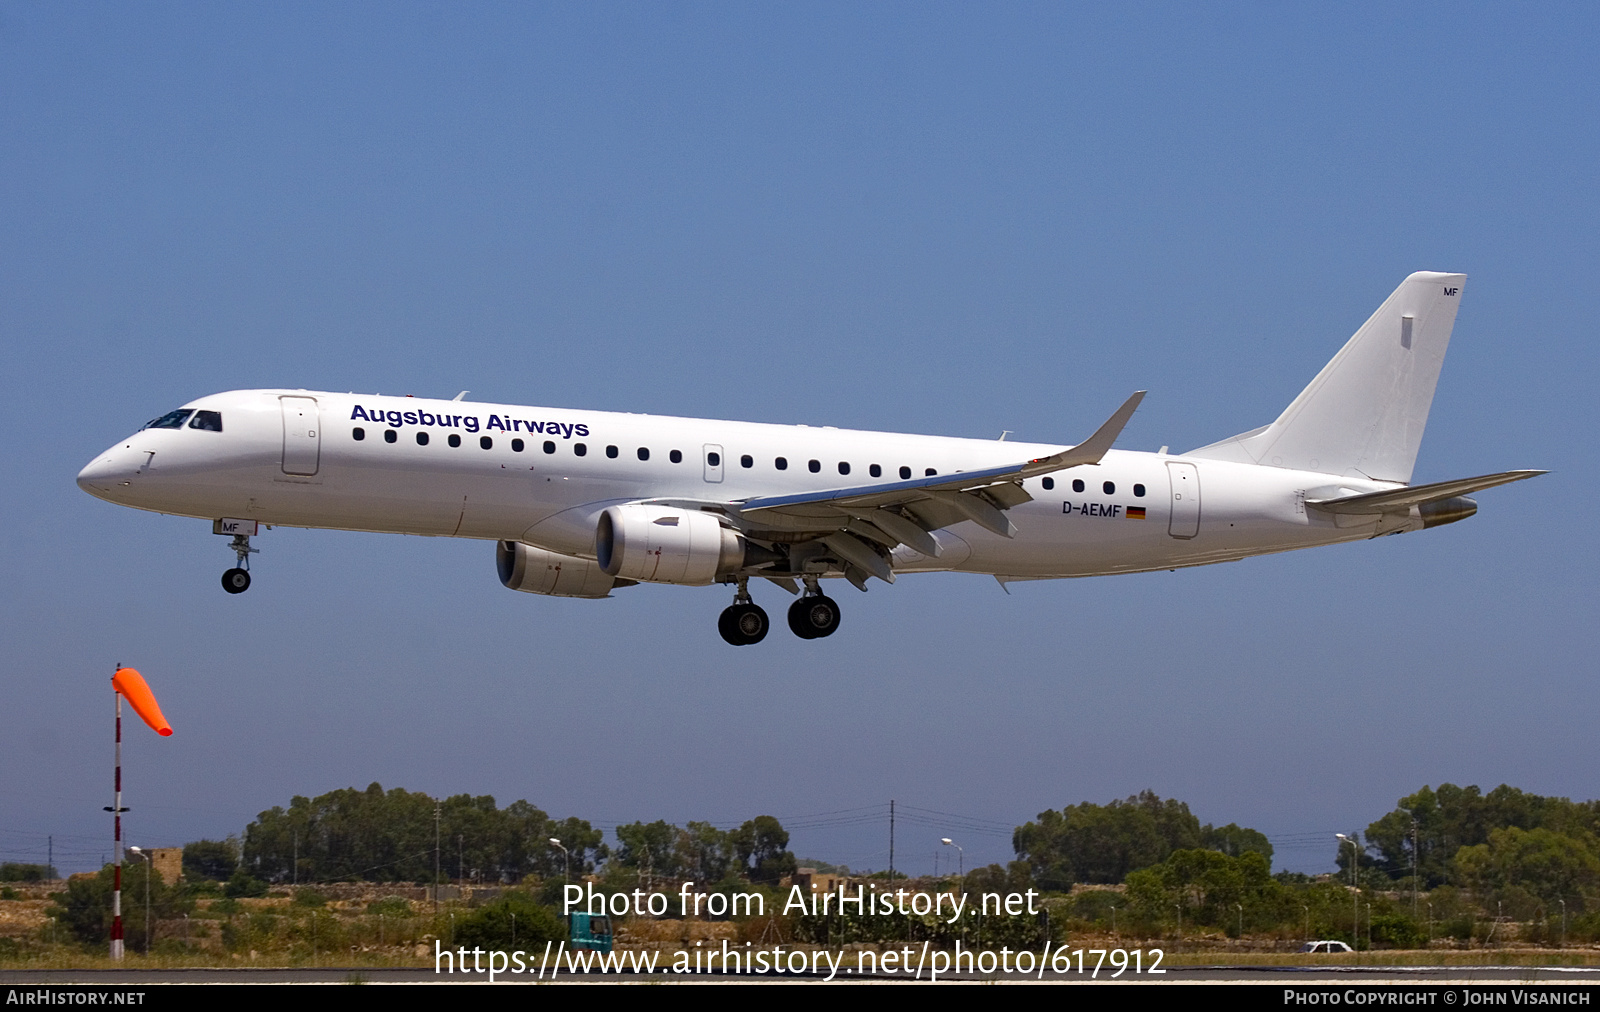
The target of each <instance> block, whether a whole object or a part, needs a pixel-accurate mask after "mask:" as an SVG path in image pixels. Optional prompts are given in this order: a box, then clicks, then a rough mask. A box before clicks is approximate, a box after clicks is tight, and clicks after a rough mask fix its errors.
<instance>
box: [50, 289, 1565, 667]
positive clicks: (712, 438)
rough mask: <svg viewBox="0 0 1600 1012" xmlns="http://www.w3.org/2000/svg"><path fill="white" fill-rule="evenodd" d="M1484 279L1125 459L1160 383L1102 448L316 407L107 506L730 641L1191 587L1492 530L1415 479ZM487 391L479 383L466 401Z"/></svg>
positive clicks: (269, 417) (226, 435)
mask: <svg viewBox="0 0 1600 1012" xmlns="http://www.w3.org/2000/svg"><path fill="white" fill-rule="evenodd" d="M1464 281H1465V276H1464V275H1460V274H1434V273H1419V274H1413V275H1411V276H1410V277H1409V278H1407V279H1406V280H1405V281H1404V282H1403V283H1402V284H1401V285H1400V287H1399V288H1398V289H1396V290H1395V292H1394V294H1393V295H1391V296H1390V297H1389V298H1388V300H1387V301H1385V302H1384V303H1383V305H1382V306H1380V307H1379V308H1378V311H1377V312H1376V313H1374V314H1373V316H1372V318H1371V319H1369V320H1368V321H1367V322H1366V323H1365V324H1364V325H1363V326H1362V327H1361V329H1360V330H1358V331H1356V334H1355V336H1354V337H1352V338H1351V339H1350V341H1349V342H1348V343H1347V344H1346V345H1345V346H1344V348H1343V349H1342V350H1341V351H1340V352H1339V353H1338V354H1337V355H1335V356H1334V357H1333V360H1332V361H1331V362H1329V363H1328V365H1327V366H1326V367H1325V368H1324V369H1323V370H1322V371H1321V372H1320V373H1318V374H1317V377H1316V378H1315V379H1313V380H1312V381H1311V384H1310V385H1309V386H1308V387H1306V388H1305V390H1304V391H1302V392H1301V394H1300V396H1299V397H1297V398H1295V400H1294V402H1293V403H1291V404H1290V405H1289V406H1288V408H1286V409H1285V410H1284V412H1283V414H1281V415H1279V416H1278V419H1277V420H1276V421H1274V422H1272V423H1271V424H1270V425H1266V426H1263V427H1261V428H1259V429H1253V430H1251V431H1250V432H1245V433H1242V434H1240V435H1237V436H1233V437H1231V438H1229V439H1225V440H1223V441H1221V442H1219V443H1213V444H1211V445H1209V446H1203V447H1201V448H1199V449H1197V450H1191V451H1189V452H1188V453H1168V452H1166V449H1165V448H1163V449H1162V451H1161V452H1159V453H1140V452H1133V451H1127V450H1113V449H1112V448H1111V445H1112V443H1113V441H1114V440H1115V439H1116V438H1117V435H1118V434H1119V433H1120V432H1121V431H1122V428H1123V426H1124V425H1126V424H1127V422H1128V419H1129V418H1130V417H1132V415H1133V412H1134V410H1135V409H1136V408H1137V407H1138V405H1139V401H1140V399H1141V398H1142V397H1143V396H1144V394H1143V393H1142V392H1140V393H1135V394H1134V395H1133V396H1132V397H1130V398H1128V400H1127V402H1126V403H1124V404H1123V405H1122V407H1120V408H1119V409H1117V411H1116V413H1115V414H1113V415H1112V416H1111V418H1110V419H1109V420H1108V421H1107V422H1106V423H1105V424H1104V425H1102V426H1101V427H1100V428H1099V430H1098V431H1096V432H1095V433H1094V434H1093V435H1091V436H1090V437H1089V438H1088V439H1086V440H1084V441H1083V442H1081V443H1079V444H1078V445H1076V446H1071V447H1065V448H1064V447H1062V446H1059V445H1044V444H1027V443H1014V442H1006V441H1004V440H1003V439H1002V440H1000V441H989V440H978V439H952V438H948V437H941V436H913V435H899V434H894V433H880V432H859V431H852V430H847V429H836V428H832V427H829V426H824V427H821V428H813V427H809V426H805V425H768V424H759V423H751V422H726V421H713V420H707V419H695V418H667V417H658V416H651V415H633V414H616V413H611V412H600V411H575V410H568V409H556V408H531V407H519V406H515V405H508V404H480V403H472V402H467V401H464V400H462V398H461V397H460V396H458V397H457V398H456V399H455V400H451V401H443V400H425V399H420V398H412V397H387V396H381V395H371V394H340V393H322V392H315V391H306V390H243V391H234V392H231V393H222V394H214V395H212V396H210V397H202V398H200V399H199V400H196V401H192V402H191V403H189V404H187V405H185V406H184V407H182V408H179V409H178V410H176V411H172V412H169V413H167V414H165V415H162V416H161V417H159V418H157V419H155V420H154V421H152V422H150V423H149V424H148V425H146V426H145V427H144V428H143V429H140V430H139V431H138V432H136V433H134V434H133V435H132V436H129V437H128V438H127V439H124V440H122V441H120V442H118V443H117V444H116V445H115V446H113V447H111V448H110V449H109V450H107V451H106V452H105V453H102V454H100V455H99V456H98V457H96V458H95V459H94V461H93V462H92V463H90V464H89V466H88V467H85V468H84V469H83V471H82V473H81V474H79V475H78V484H79V485H80V486H81V487H82V488H83V489H84V490H85V491H87V492H89V493H90V494H92V495H95V496H99V497H100V498H102V499H106V500H108V501H110V502H114V503H120V504H122V505H125V506H133V507H137V508H139V509H146V510H154V511H157V512H160V513H172V514H177V515H180V516H190V517H200V518H204V519H209V520H211V521H213V531H214V532H215V533H218V534H225V535H232V536H233V541H232V544H231V547H232V549H233V551H234V552H235V554H236V555H237V558H238V565H237V568H234V569H230V570H228V571H227V572H226V573H225V574H223V577H222V585H223V587H224V588H225V589H226V590H227V591H228V592H230V593H234V594H237V593H240V592H242V591H244V590H245V589H246V588H247V587H249V586H250V574H249V572H248V565H249V558H250V555H251V554H253V553H254V552H255V551H256V549H254V548H252V547H251V546H250V537H251V536H252V535H254V534H256V533H257V532H258V530H259V527H260V526H261V525H265V526H267V527H269V528H270V527H274V526H289V527H325V528H337V529H343V530H355V531H385V532H393V533H401V534H423V535H432V536H442V537H457V538H480V539H484V540H488V541H494V542H496V544H497V549H496V551H497V560H498V564H499V572H500V580H501V582H502V583H504V584H505V585H506V586H507V587H509V588H511V589H513V590H522V591H527V592H529V593H533V594H553V595H557V596H561V597H586V598H601V597H608V596H609V595H610V593H611V591H612V590H614V589H615V588H618V587H627V586H633V585H634V584H637V583H669V584H687V585H691V586H704V585H707V584H711V583H719V582H720V583H725V584H732V585H733V586H734V587H735V588H736V590H735V595H734V601H733V604H732V605H731V606H730V607H728V608H727V609H726V610H725V611H724V612H723V613H722V616H721V619H720V620H719V622H718V628H719V630H720V632H721V633H722V636H723V638H724V639H726V640H727V641H728V642H729V643H733V644H736V645H743V644H749V643H755V642H758V641H759V640H761V639H762V638H763V637H764V636H765V635H766V634H767V628H768V620H767V614H766V612H765V611H763V610H762V609H761V608H760V607H759V606H757V605H756V604H755V603H754V602H753V601H752V600H751V598H750V592H749V586H748V584H749V581H750V579H751V578H752V577H756V578H761V579H766V580H770V581H772V582H773V583H774V584H777V585H778V586H780V587H783V588H784V589H785V590H787V591H788V592H789V593H790V594H798V595H800V596H799V598H798V599H797V600H796V601H795V602H794V603H793V604H792V605H791V607H790V608H789V616H788V617H789V627H790V628H791V629H792V630H793V631H794V632H795V633H796V634H797V635H799V636H801V637H804V638H807V639H815V638H818V637H822V636H827V635H829V634H831V633H832V632H833V631H834V630H835V629H837V628H838V625H839V607H838V605H837V604H836V603H835V602H834V601H833V600H832V599H831V598H829V597H828V596H826V595H825V594H824V593H823V592H822V590H821V587H820V581H821V580H823V579H826V578H832V577H842V578H843V579H845V580H847V581H849V582H850V583H851V584H854V585H855V586H856V587H857V588H859V589H861V590H865V589H866V588H867V582H868V580H869V579H874V578H876V579H879V580H883V581H885V582H887V583H893V582H894V580H895V577H896V575H897V574H902V573H923V572H935V571H945V570H953V571H957V572H965V573H987V574H991V575H993V576H995V577H996V578H997V579H999V580H1000V581H1001V582H1002V584H1004V583H1006V582H1009V581H1014V580H1043V579H1054V578H1059V577H1070V576H1098V575H1104V574H1110V573H1137V572H1145V571H1149V570H1159V569H1177V568H1179V567H1182V566H1199V565H1205V564H1208V563H1212V562H1224V561H1229V560H1234V559H1242V558H1245V557H1247V556H1251V555H1260V554H1264V553H1267V552H1283V551H1288V550H1290V549H1295V548H1308V547H1311V546H1313V545H1328V544H1334V543H1336V542H1341V541H1354V540H1357V539H1360V538H1371V537H1376V536H1378V535H1380V534H1399V533H1401V532H1404V531H1415V530H1421V529H1423V528H1427V527H1435V526H1438V525H1440V524H1448V523H1454V522H1455V521H1457V520H1461V519H1464V518H1466V517H1469V516H1471V515H1472V514H1473V513H1475V512H1476V511H1477V504H1476V503H1475V502H1473V500H1471V499H1468V498H1466V495H1467V494H1468V493H1470V492H1474V491H1477V490H1480V489H1485V488H1489V487H1491V486H1494V485H1500V484H1504V483H1506V482H1511V481H1517V480H1518V479H1522V478H1531V477H1533V476H1535V475H1538V474H1543V473H1544V472H1542V471H1507V472H1502V473H1499V474H1491V475H1484V476H1481V477H1477V478H1463V479H1460V480H1456V481H1446V482H1438V483H1435V484H1428V485H1411V484H1409V482H1410V480H1411V472H1412V467H1413V464H1414V463H1415V461H1416V457H1417V448H1418V445H1419V444H1420V442H1421V440H1422V430H1423V426H1424V425H1425V423H1426V422H1427V418H1428V409H1429V407H1430V405H1431V404H1432V401H1433V392H1434V385H1435V384H1436V382H1437V381H1438V378H1439V368H1440V365H1441V364H1442V362H1443V360H1444V353H1445V348H1446V346H1447V345H1448V343H1449V341H1450V332H1451V329H1452V328H1453V327H1454V324H1455V317H1456V307H1457V305H1459V303H1460V300H1461V291H1462V286H1463V282H1464ZM463 393H465V392H463Z"/></svg>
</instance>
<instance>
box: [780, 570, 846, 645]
mask: <svg viewBox="0 0 1600 1012" xmlns="http://www.w3.org/2000/svg"><path fill="white" fill-rule="evenodd" d="M838 628H839V605H838V603H837V602H836V601H834V599H833V598H831V597H829V596H828V595H826V594H824V593H823V592H822V591H821V590H819V589H818V588H817V581H816V578H815V577H813V578H811V579H809V580H807V581H806V590H805V594H804V596H802V597H801V598H800V599H799V600H798V601H796V602H794V603H793V604H791V605H789V630H790V631H791V632H793V633H794V634H795V635H796V636H798V637H800V638H801V639H803V640H819V639H821V638H822V637H824V636H832V635H833V633H834V630H836V629H838Z"/></svg>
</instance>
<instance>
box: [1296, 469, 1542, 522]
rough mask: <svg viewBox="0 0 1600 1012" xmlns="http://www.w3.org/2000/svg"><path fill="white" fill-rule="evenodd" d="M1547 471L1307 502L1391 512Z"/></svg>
mask: <svg viewBox="0 0 1600 1012" xmlns="http://www.w3.org/2000/svg"><path fill="white" fill-rule="evenodd" d="M1547 473H1548V472H1546V471H1502V472H1500V473H1499V474H1485V475H1481V476H1479V477H1477V478H1457V479H1456V480H1455V481H1439V482H1434V483H1433V484H1431V485H1408V486H1406V487H1405V488H1396V489H1389V490H1386V491H1383V492H1368V493H1365V494H1364V495H1347V496H1341V497H1340V498H1337V499H1307V500H1306V505H1307V506H1309V507H1311V508H1312V509H1316V510H1321V511H1322V512H1324V513H1387V512H1390V511H1392V510H1403V509H1410V508H1411V507H1412V506H1421V505H1422V504H1424V503H1430V502H1439V501H1440V500H1443V499H1453V498H1455V497H1456V496H1459V495H1467V494H1468V493H1470V492H1477V491H1480V490H1482V489H1486V488H1494V487H1495V486H1496V485H1504V484H1506V483H1508V482H1513V481H1522V480H1523V479H1524V478H1537V477H1538V476H1539V475H1541V474H1547Z"/></svg>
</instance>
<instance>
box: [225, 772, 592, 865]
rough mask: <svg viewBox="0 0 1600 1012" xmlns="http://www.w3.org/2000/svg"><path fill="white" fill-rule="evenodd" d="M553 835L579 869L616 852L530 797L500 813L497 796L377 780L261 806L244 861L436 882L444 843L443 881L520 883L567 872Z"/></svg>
mask: <svg viewBox="0 0 1600 1012" xmlns="http://www.w3.org/2000/svg"><path fill="white" fill-rule="evenodd" d="M436 810H437V812H438V823H437V837H436V835H435V834H436V828H435V817H434V816H435V811H436ZM551 837H556V838H558V839H560V840H561V842H562V844H563V845H564V846H565V847H566V848H567V849H568V851H569V852H570V854H571V868H572V871H573V873H574V874H584V873H587V872H589V871H591V870H593V868H594V865H595V863H596V862H597V861H600V860H603V859H604V858H605V856H606V853H607V851H606V847H605V844H604V842H603V841H604V836H603V834H601V833H600V832H599V831H597V830H595V829H593V828H592V827H591V826H590V825H589V824H588V823H587V822H584V821H583V820H581V819H567V820H566V821H564V822H561V823H556V822H552V821H551V819H550V817H549V816H548V815H546V814H545V813H544V812H543V811H541V810H539V809H538V808H536V807H534V806H533V805H531V804H529V803H528V802H526V801H514V802H512V803H511V804H509V805H507V806H506V807H505V808H504V809H501V808H498V807H496V805H495V800H494V798H493V797H491V796H489V795H477V796H474V795H469V794H457V795H454V796H452V797H449V798H445V799H444V800H443V801H437V802H436V801H435V800H434V799H433V798H431V797H429V796H428V795H426V794H420V793H415V792H412V791H405V790H401V789H398V788H396V789H393V790H389V791H385V790H384V789H383V787H382V785H380V784H376V783H374V784H369V785H368V786H367V788H366V790H356V789H355V788H347V789H344V790H338V791H330V792H328V793H327V794H323V795H320V796H318V797H316V798H305V797H295V798H294V799H293V800H292V801H290V803H289V807H288V808H287V809H284V808H281V807H278V808H272V809H269V810H268V811H265V812H262V813H261V814H260V815H259V816H258V817H257V819H256V821H255V822H252V823H251V824H250V826H249V827H248V828H247V829H246V830H245V843H244V859H245V862H246V864H247V865H248V866H249V867H250V869H251V870H252V872H253V873H254V874H256V875H258V876H260V877H262V878H265V879H268V880H270V881H278V882H283V881H289V880H295V881H300V882H335V881H368V882H431V881H433V877H434V843H435V839H437V840H438V843H439V870H440V872H441V874H442V875H443V876H444V877H446V878H453V877H456V876H458V875H459V876H462V877H465V878H469V879H477V880H478V881H488V882H518V881H521V879H522V878H523V877H524V876H526V875H530V874H536V875H540V876H543V877H546V878H548V877H550V876H552V875H560V874H562V872H563V870H564V868H565V862H564V860H563V855H562V854H561V852H560V851H559V850H557V849H555V848H553V847H552V846H551V845H550V838H551ZM297 862H298V863H297Z"/></svg>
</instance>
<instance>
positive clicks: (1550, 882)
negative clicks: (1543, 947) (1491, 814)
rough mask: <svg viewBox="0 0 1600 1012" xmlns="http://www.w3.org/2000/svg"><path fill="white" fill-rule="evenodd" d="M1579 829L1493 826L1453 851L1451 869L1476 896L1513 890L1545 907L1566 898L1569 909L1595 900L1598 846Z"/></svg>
mask: <svg viewBox="0 0 1600 1012" xmlns="http://www.w3.org/2000/svg"><path fill="white" fill-rule="evenodd" d="M1580 833H1581V835H1579V836H1567V835H1566V834H1563V833H1556V832H1552V831H1551V830H1548V829H1530V830H1524V829H1519V828H1517V827H1515V826H1512V827H1509V828H1506V829H1496V830H1494V831H1493V832H1491V833H1490V834H1489V841H1488V842H1487V843H1480V844H1478V845H1476V846H1472V847H1462V848H1461V849H1460V850H1459V851H1457V852H1456V858H1455V869H1456V872H1457V874H1458V875H1459V877H1460V878H1461V879H1462V880H1463V881H1464V882H1466V883H1469V884H1471V885H1472V887H1473V888H1474V889H1475V890H1476V891H1477V893H1478V895H1479V896H1480V897H1485V898H1487V896H1488V895H1489V894H1491V893H1510V892H1512V891H1516V892H1519V893H1525V894H1527V895H1529V896H1531V897H1533V898H1534V899H1536V900H1538V901H1542V902H1544V903H1545V904H1547V905H1551V906H1553V905H1555V904H1556V903H1557V901H1559V900H1566V902H1567V905H1568V907H1569V908H1570V909H1571V910H1572V911H1574V912H1578V911H1582V910H1584V909H1585V908H1586V907H1588V906H1591V905H1593V904H1594V902H1595V900H1596V899H1600V848H1597V847H1596V841H1595V838H1594V837H1593V836H1590V835H1589V834H1587V833H1582V832H1581V831H1580ZM1522 905H1527V904H1519V906H1522ZM1519 913H1526V912H1525V911H1519Z"/></svg>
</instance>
